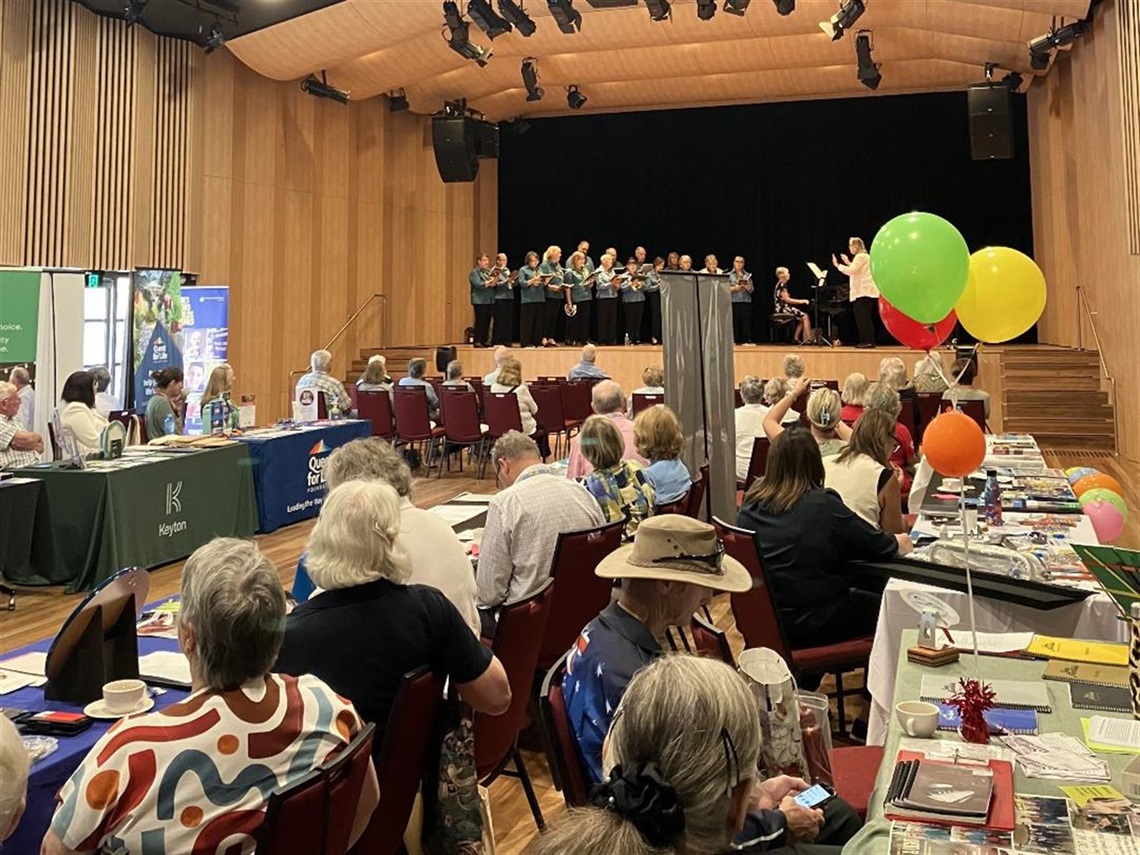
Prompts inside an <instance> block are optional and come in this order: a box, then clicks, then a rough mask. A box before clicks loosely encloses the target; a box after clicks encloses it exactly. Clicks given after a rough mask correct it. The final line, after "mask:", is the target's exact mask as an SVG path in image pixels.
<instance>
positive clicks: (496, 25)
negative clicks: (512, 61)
mask: <svg viewBox="0 0 1140 855" xmlns="http://www.w3.org/2000/svg"><path fill="white" fill-rule="evenodd" d="M467 17H468V18H470V19H471V20H472V21H474V22H475V26H477V27H478V28H479V29H480V30H482V31H483V32H485V33H486V34H487V38H489V39H495V38H497V37H498V36H501V35H503V34H504V33H509V32H510V31H511V24H510V21H507V20H506V19H504V18H503V17H501V16H500V15H499V14H498V13H497V12H495V10H494V9H492V8H491V4H490V3H488V2H487V0H469V2H468V3H467Z"/></svg>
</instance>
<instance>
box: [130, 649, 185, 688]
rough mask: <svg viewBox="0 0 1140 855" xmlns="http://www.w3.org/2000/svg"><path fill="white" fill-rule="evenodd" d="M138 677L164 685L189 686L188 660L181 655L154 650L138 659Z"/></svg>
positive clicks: (170, 651) (168, 651)
mask: <svg viewBox="0 0 1140 855" xmlns="http://www.w3.org/2000/svg"><path fill="white" fill-rule="evenodd" d="M139 676H140V677H141V678H142V679H144V680H147V679H151V680H159V681H161V682H164V683H180V684H182V685H184V686H189V685H190V660H188V659H187V658H186V656H185V654H183V653H175V652H174V651H172V650H156V651H155V652H154V653H148V654H146V656H140V657H139Z"/></svg>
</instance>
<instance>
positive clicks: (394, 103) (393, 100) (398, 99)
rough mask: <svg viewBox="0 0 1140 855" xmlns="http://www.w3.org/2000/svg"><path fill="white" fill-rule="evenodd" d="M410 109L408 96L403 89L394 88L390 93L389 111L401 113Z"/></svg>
mask: <svg viewBox="0 0 1140 855" xmlns="http://www.w3.org/2000/svg"><path fill="white" fill-rule="evenodd" d="M406 109H408V96H407V93H405V92H404V90H403V89H393V90H392V91H391V92H389V93H388V111H389V112H392V113H400V112H403V111H404V110H406Z"/></svg>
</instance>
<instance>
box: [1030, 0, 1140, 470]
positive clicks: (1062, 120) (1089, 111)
mask: <svg viewBox="0 0 1140 855" xmlns="http://www.w3.org/2000/svg"><path fill="white" fill-rule="evenodd" d="M1128 2H1130V0H1127V2H1121V0H1106V2H1105V3H1103V4H1102V5H1101V6H1100V7H1099V8H1098V9H1097V12H1096V15H1095V16H1094V21H1095V23H1094V26H1093V30H1092V32H1091V33H1090V34H1088V35H1087V36H1085V37H1084V38H1083V39H1081V41H1080V42H1079V43H1078V44H1077V45H1076V46H1075V47H1074V49H1073V50H1072V51H1068V52H1062V53H1061V54H1060V56H1059V58H1058V60H1057V63H1056V64H1055V65H1054V67H1053V69H1052V70H1051V71H1050V73H1049V74H1048V76H1046V77H1045V78H1044V79H1043V80H1042V81H1039V82H1038V83H1037V84H1035V85H1034V86H1033V88H1031V89H1030V90H1029V146H1030V177H1031V182H1032V189H1033V231H1034V246H1035V255H1036V260H1037V262H1038V264H1039V265H1040V266H1041V268H1042V270H1043V271H1044V273H1045V278H1046V281H1047V282H1048V283H1049V302H1048V305H1047V306H1046V307H1045V313H1044V315H1043V316H1042V319H1041V323H1040V325H1039V327H1038V335H1039V338H1040V339H1041V341H1043V342H1048V343H1051V344H1063V345H1077V344H1079V343H1083V345H1084V346H1085V347H1092V346H1093V337H1092V330H1091V329H1090V326H1089V324H1088V323H1087V321H1086V320H1085V317H1084V315H1083V313H1082V311H1081V309H1080V306H1079V305H1078V302H1077V292H1076V286H1077V285H1081V286H1082V288H1083V289H1084V292H1085V294H1086V296H1087V297H1088V300H1089V302H1090V303H1091V305H1092V307H1093V309H1094V310H1095V311H1096V313H1097V315H1096V329H1097V331H1098V333H1099V334H1100V338H1101V344H1102V354H1103V356H1104V358H1105V360H1106V361H1107V363H1108V367H1109V370H1110V371H1111V372H1112V373H1113V375H1114V376H1115V379H1116V390H1117V395H1118V399H1117V401H1116V407H1117V411H1118V416H1119V417H1118V426H1119V431H1120V436H1119V439H1120V450H1121V454H1122V455H1124V456H1125V457H1127V458H1128V459H1130V460H1131V461H1133V462H1136V461H1140V420H1138V419H1137V418H1136V414H1137V413H1140V358H1138V357H1137V348H1136V341H1137V338H1136V334H1137V330H1140V255H1135V254H1132V253H1131V251H1130V240H1129V225H1128V222H1129V220H1128V214H1127V212H1126V202H1125V198H1126V197H1125V193H1124V188H1123V181H1124V175H1125V163H1126V157H1125V139H1126V137H1127V136H1128V135H1129V134H1134V133H1135V130H1134V129H1129V128H1128V127H1127V126H1126V125H1125V122H1124V118H1123V114H1122V102H1123V100H1124V99H1123V97H1122V88H1124V87H1135V86H1137V85H1138V84H1137V81H1136V78H1135V73H1136V72H1135V69H1134V68H1133V69H1131V70H1128V69H1126V68H1124V67H1123V66H1122V63H1121V53H1120V39H1118V28H1119V27H1120V26H1121V25H1122V23H1123V20H1124V17H1123V16H1122V15H1121V8H1122V7H1123V6H1126V5H1128ZM1126 70H1127V71H1128V74H1129V75H1131V77H1130V78H1126V76H1125V73H1124V72H1125V71H1126Z"/></svg>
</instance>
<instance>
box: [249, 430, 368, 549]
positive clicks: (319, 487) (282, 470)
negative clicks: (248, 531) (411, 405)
mask: <svg viewBox="0 0 1140 855" xmlns="http://www.w3.org/2000/svg"><path fill="white" fill-rule="evenodd" d="M371 435H372V423H371V422H369V421H359V420H350V421H338V422H323V423H321V424H319V425H314V426H311V427H304V428H299V429H297V430H294V431H289V432H288V433H287V434H286V435H284V436H280V435H278V436H268V437H259V436H258V435H257V434H253V435H250V436H243V437H238V439H240V440H241V441H242V442H243V443H245V444H246V446H247V447H248V448H249V456H250V460H251V461H252V463H253V488H254V492H255V493H256V494H257V523H258V525H257V528H258V530H259V531H261V532H270V531H276V530H277V529H279V528H280V527H281V526H283V525H289V524H290V523H295V522H299V521H300V520H305V519H309V518H310V517H315V516H316V515H317V514H318V513H319V512H320V510H321V503H322V502H323V501H324V499H325V474H324V465H325V461H326V460H327V459H328V456H329V454H331V453H332V451H333V449H335V448H339V447H340V446H342V445H344V444H345V443H347V442H350V441H352V440H354V439H359V438H360V437H365V436H371Z"/></svg>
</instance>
